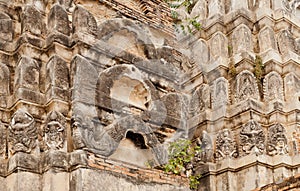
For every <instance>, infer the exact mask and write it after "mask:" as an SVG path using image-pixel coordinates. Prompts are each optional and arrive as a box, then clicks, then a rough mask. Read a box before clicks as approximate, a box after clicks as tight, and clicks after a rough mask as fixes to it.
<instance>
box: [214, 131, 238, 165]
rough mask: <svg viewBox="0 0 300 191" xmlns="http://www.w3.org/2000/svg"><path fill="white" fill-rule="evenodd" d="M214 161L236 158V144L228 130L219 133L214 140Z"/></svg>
mask: <svg viewBox="0 0 300 191" xmlns="http://www.w3.org/2000/svg"><path fill="white" fill-rule="evenodd" d="M215 156H216V159H217V160H221V159H223V158H226V157H234V158H236V157H237V156H238V151H237V144H236V141H235V140H234V137H233V136H232V134H231V132H230V130H229V129H224V130H222V131H221V132H219V134H218V136H217V140H216V154H215Z"/></svg>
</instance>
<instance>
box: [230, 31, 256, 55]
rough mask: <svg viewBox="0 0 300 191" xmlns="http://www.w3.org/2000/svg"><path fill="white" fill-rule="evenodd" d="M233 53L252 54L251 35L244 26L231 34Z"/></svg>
mask: <svg viewBox="0 0 300 191" xmlns="http://www.w3.org/2000/svg"><path fill="white" fill-rule="evenodd" d="M232 38H233V41H232V42H233V47H232V48H233V53H234V54H238V53H242V52H248V51H249V52H253V43H252V33H251V31H250V29H249V28H248V27H247V26H246V25H241V26H239V27H237V28H236V29H235V30H234V31H233V34H232Z"/></svg>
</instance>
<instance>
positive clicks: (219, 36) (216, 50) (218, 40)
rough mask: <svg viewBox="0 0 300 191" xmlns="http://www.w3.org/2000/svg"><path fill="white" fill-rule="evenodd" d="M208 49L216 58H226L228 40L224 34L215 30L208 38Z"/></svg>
mask: <svg viewBox="0 0 300 191" xmlns="http://www.w3.org/2000/svg"><path fill="white" fill-rule="evenodd" d="M210 47H211V48H210V50H211V55H212V56H213V57H214V58H215V59H216V58H218V57H223V58H227V57H228V48H224V47H228V40H227V38H226V36H225V35H224V34H223V33H221V32H217V33H216V34H215V35H214V36H213V37H212V38H211V40H210Z"/></svg>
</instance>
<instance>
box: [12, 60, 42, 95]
mask: <svg viewBox="0 0 300 191" xmlns="http://www.w3.org/2000/svg"><path fill="white" fill-rule="evenodd" d="M39 80H40V68H39V65H38V63H37V62H36V61H35V60H33V59H32V58H30V57H22V58H21V59H20V61H19V63H18V66H17V68H16V71H15V81H14V87H15V91H16V90H17V89H18V88H26V89H30V90H33V91H39Z"/></svg>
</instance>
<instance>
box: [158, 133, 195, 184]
mask: <svg viewBox="0 0 300 191" xmlns="http://www.w3.org/2000/svg"><path fill="white" fill-rule="evenodd" d="M197 153H200V146H198V145H196V146H192V142H191V141H190V140H185V139H179V140H177V141H175V142H173V143H171V144H170V147H169V162H168V163H167V164H165V165H164V166H163V169H164V170H165V172H171V173H173V174H176V175H180V174H186V175H187V176H188V178H189V183H190V188H191V189H196V188H197V187H198V185H199V183H200V182H199V179H200V175H194V173H193V171H192V169H190V168H191V167H192V166H193V165H192V164H193V162H194V158H195V155H196V154H197ZM187 171H189V172H190V173H187Z"/></svg>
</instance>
